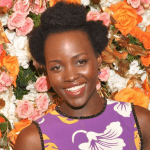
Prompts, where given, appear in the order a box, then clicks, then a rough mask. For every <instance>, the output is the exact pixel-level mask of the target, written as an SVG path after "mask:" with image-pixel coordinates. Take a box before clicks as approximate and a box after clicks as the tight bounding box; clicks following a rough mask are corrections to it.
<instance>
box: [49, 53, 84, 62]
mask: <svg viewBox="0 0 150 150" xmlns="http://www.w3.org/2000/svg"><path fill="white" fill-rule="evenodd" d="M81 55H87V53H80V54H77V55H75V56H73V58H77V57H79V56H81ZM51 62H59V63H60V62H61V60H50V61H49V62H48V63H51Z"/></svg>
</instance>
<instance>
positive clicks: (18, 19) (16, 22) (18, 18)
mask: <svg viewBox="0 0 150 150" xmlns="http://www.w3.org/2000/svg"><path fill="white" fill-rule="evenodd" d="M25 21H26V13H22V12H20V11H16V12H14V13H13V14H12V16H11V17H10V18H8V27H11V28H15V27H17V28H19V27H22V26H23V25H24V24H25ZM11 28H10V30H12V29H11Z"/></svg>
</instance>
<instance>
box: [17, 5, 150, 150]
mask: <svg viewBox="0 0 150 150" xmlns="http://www.w3.org/2000/svg"><path fill="white" fill-rule="evenodd" d="M107 42H108V39H107V28H106V27H105V26H104V25H103V24H102V22H101V21H89V22H87V21H86V11H85V8H84V7H83V6H81V5H78V4H66V3H63V2H59V3H57V4H56V5H55V6H54V7H52V8H49V9H47V10H46V11H45V12H44V13H43V15H42V17H41V25H40V27H38V28H36V29H35V30H33V31H32V33H31V35H30V37H29V46H30V50H31V54H32V56H33V58H34V59H35V60H36V61H37V62H38V63H39V64H41V65H43V66H45V67H46V70H47V74H48V78H49V82H50V84H51V86H52V87H53V89H54V90H55V92H56V93H57V94H58V95H59V96H60V97H61V99H62V100H63V101H64V102H63V103H62V105H61V106H60V107H56V108H55V110H54V111H52V112H51V113H49V114H47V115H45V116H44V117H42V118H40V119H39V120H37V122H33V123H32V124H31V125H30V126H29V127H27V128H25V129H24V130H22V131H21V133H20V134H19V136H18V138H17V141H16V145H15V150H41V149H43V150H44V149H45V150H52V149H59V150H61V149H62V150H68V149H69V150H70V149H71V150H77V149H79V150H102V149H103V150H136V149H140V148H141V149H143V150H149V149H150V130H149V126H150V112H149V111H148V110H146V109H144V108H141V107H139V106H133V105H131V104H129V103H120V102H115V101H112V100H106V99H104V98H102V97H100V96H99V95H98V93H97V91H96V84H97V80H98V69H99V67H100V65H101V62H102V60H101V56H100V54H101V52H102V51H103V50H104V48H105V47H106V45H107ZM118 104H119V105H122V107H125V108H126V112H123V111H122V110H120V111H116V110H115V107H116V106H117V105H118ZM126 113H127V114H126ZM44 147H45V148H44Z"/></svg>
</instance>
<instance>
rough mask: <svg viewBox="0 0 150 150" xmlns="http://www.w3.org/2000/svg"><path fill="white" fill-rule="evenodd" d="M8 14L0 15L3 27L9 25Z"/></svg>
mask: <svg viewBox="0 0 150 150" xmlns="http://www.w3.org/2000/svg"><path fill="white" fill-rule="evenodd" d="M7 19H8V14H4V15H0V21H1V22H2V26H5V25H7Z"/></svg>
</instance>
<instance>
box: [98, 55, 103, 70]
mask: <svg viewBox="0 0 150 150" xmlns="http://www.w3.org/2000/svg"><path fill="white" fill-rule="evenodd" d="M97 64H98V68H100V66H101V64H102V57H101V55H98V57H97Z"/></svg>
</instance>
